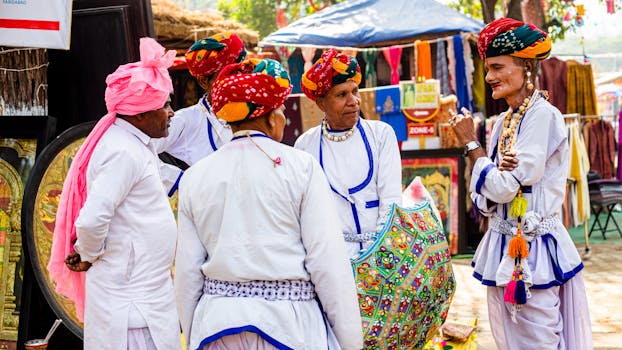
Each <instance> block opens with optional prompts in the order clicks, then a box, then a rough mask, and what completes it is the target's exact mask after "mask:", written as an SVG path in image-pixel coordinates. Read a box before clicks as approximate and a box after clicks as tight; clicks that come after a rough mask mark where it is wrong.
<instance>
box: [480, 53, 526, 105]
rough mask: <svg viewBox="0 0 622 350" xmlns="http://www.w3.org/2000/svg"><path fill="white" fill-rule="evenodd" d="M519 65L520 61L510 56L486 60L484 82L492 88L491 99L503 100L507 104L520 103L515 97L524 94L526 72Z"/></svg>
mask: <svg viewBox="0 0 622 350" xmlns="http://www.w3.org/2000/svg"><path fill="white" fill-rule="evenodd" d="M519 63H520V60H517V59H515V58H514V57H512V56H510V55H503V56H497V57H488V58H486V61H485V68H486V82H487V83H488V84H490V87H491V88H492V98H494V99H495V100H497V99H500V98H503V99H505V100H506V101H508V103H509V101H513V100H516V101H518V100H520V102H522V99H521V98H517V97H520V96H521V95H524V94H526V88H525V78H526V75H525V72H526V71H525V67H524V66H522V65H520V64H519ZM524 90H525V91H524ZM510 104H511V103H510Z"/></svg>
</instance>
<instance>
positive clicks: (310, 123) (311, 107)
mask: <svg viewBox="0 0 622 350" xmlns="http://www.w3.org/2000/svg"><path fill="white" fill-rule="evenodd" d="M300 106H301V109H300V115H301V119H302V132H305V131H307V130H309V129H311V128H312V127H314V126H317V125H320V123H321V122H322V119H324V112H322V110H321V109H320V107H318V106H317V104H316V103H315V101H313V100H311V99H310V98H308V97H307V96H305V95H302V96H300Z"/></svg>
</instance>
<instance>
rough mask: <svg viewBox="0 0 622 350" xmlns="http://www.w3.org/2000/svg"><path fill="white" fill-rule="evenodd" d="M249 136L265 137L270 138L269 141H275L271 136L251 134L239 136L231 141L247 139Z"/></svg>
mask: <svg viewBox="0 0 622 350" xmlns="http://www.w3.org/2000/svg"><path fill="white" fill-rule="evenodd" d="M249 136H250V137H265V138H268V139H270V140H273V138H272V137H270V136H268V135H265V134H251V135H238V136H236V137H234V138H232V139H231V141H233V140H239V139H243V138H246V137H249Z"/></svg>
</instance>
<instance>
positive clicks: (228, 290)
mask: <svg viewBox="0 0 622 350" xmlns="http://www.w3.org/2000/svg"><path fill="white" fill-rule="evenodd" d="M203 293H204V294H209V295H221V296H226V297H241V298H263V299H266V300H268V301H274V300H289V301H308V300H312V299H314V298H315V287H314V286H313V283H311V282H310V281H288V280H286V281H249V282H230V281H220V280H215V279H211V278H206V279H205V283H204V284H203Z"/></svg>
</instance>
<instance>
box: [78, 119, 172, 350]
mask: <svg viewBox="0 0 622 350" xmlns="http://www.w3.org/2000/svg"><path fill="white" fill-rule="evenodd" d="M148 143H149V136H147V135H145V134H144V133H142V132H141V131H140V130H138V129H137V128H135V127H134V126H132V125H131V124H130V123H128V122H126V121H125V120H122V119H117V120H116V121H115V122H114V124H113V125H112V126H111V127H110V129H108V130H107V131H106V133H105V134H104V135H103V136H102V138H101V140H100V141H99V143H98V144H97V146H96V147H95V150H94V151H93V155H92V157H91V160H90V162H89V165H88V169H87V174H86V175H87V178H86V180H87V200H86V203H85V205H84V207H83V208H82V210H81V211H80V215H79V217H78V219H77V220H76V224H75V225H76V231H77V234H78V240H77V242H76V244H75V248H76V251H77V252H78V253H79V254H80V256H81V258H82V260H85V261H90V262H92V263H93V265H92V266H91V268H90V269H89V270H88V271H87V272H86V309H85V314H84V321H85V323H84V349H111V350H117V349H125V348H126V347H127V332H128V328H142V327H149V331H150V333H151V336H152V338H153V341H154V343H155V344H156V346H157V347H158V349H179V348H181V343H180V341H179V321H178V316H177V311H176V309H175V296H174V291H173V284H172V280H171V272H170V269H171V266H172V263H173V258H174V253H175V240H176V233H177V232H176V227H175V218H174V217H173V213H172V211H171V207H170V205H169V203H168V200H167V198H166V195H165V192H164V188H163V186H162V182H161V181H160V176H159V173H158V159H157V157H156V154H155V153H154V151H153V150H152V149H150V148H149V147H147V145H148Z"/></svg>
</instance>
